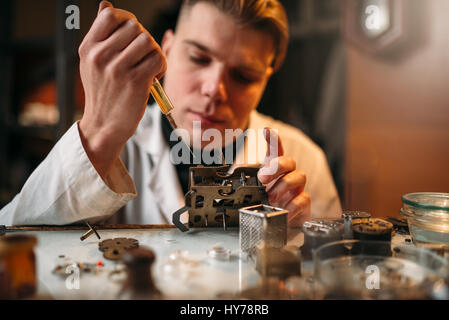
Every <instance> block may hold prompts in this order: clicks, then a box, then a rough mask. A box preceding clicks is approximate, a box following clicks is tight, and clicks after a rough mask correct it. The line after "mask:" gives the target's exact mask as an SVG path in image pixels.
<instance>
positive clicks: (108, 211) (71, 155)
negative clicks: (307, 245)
mask: <svg viewBox="0 0 449 320" xmlns="http://www.w3.org/2000/svg"><path fill="white" fill-rule="evenodd" d="M160 117H161V113H160V111H159V109H158V108H157V107H154V106H150V107H148V108H147V110H146V112H145V115H144V117H143V119H142V121H141V122H140V124H139V126H138V129H137V131H136V133H135V134H134V135H133V136H132V137H131V139H129V140H128V142H127V143H126V146H125V148H124V150H123V153H122V155H121V160H119V161H117V162H116V163H115V164H114V165H113V169H112V170H111V174H110V176H109V177H108V179H107V181H106V182H105V181H103V180H102V179H101V177H100V176H99V175H98V173H97V172H96V170H95V168H94V167H93V166H92V164H91V162H90V160H89V158H88V157H87V155H86V153H85V151H84V148H83V146H82V143H81V140H80V136H79V131H78V124H77V123H75V124H73V126H72V127H71V128H70V129H69V130H68V131H67V132H66V133H65V135H64V136H63V137H62V138H61V139H60V140H59V141H58V143H57V144H56V145H55V147H54V148H53V149H52V150H51V152H50V153H49V155H48V156H47V157H46V159H45V160H44V161H43V162H42V163H41V164H40V165H39V167H38V168H37V169H36V170H35V171H34V172H33V173H32V175H31V176H30V177H29V179H28V180H27V181H26V183H25V185H24V187H23V188H22V190H21V192H20V193H19V194H18V195H16V197H15V198H14V199H13V200H12V201H11V202H10V203H9V204H7V205H6V206H5V207H4V208H3V209H2V210H0V224H3V225H38V224H45V225H62V224H70V223H74V222H79V221H81V220H89V221H91V222H93V223H94V222H96V223H99V222H106V223H129V224H160V223H171V221H172V220H171V218H172V214H173V213H174V212H175V211H176V210H177V209H179V208H180V207H182V206H184V195H183V193H182V188H181V185H180V183H179V180H178V176H177V172H176V168H175V166H174V165H173V164H172V163H171V161H170V149H169V147H168V144H167V143H166V141H165V139H164V137H163V134H162V128H161V121H160ZM265 127H270V128H272V129H278V132H279V135H280V137H281V140H282V144H283V146H284V151H285V154H286V155H288V156H291V157H293V158H294V159H295V160H296V167H297V168H298V169H301V170H303V171H304V172H305V173H306V174H307V184H306V188H305V191H306V192H308V193H309V194H310V195H311V199H312V216H313V217H339V216H340V214H341V207H340V201H339V199H338V194H337V191H336V188H335V185H334V183H333V180H332V177H331V174H330V170H329V167H328V164H327V161H326V158H325V155H324V153H323V152H322V150H321V149H320V148H319V147H318V146H317V145H316V144H315V143H313V142H312V141H311V140H310V139H309V138H308V137H307V136H306V135H304V134H303V133H302V132H301V131H300V130H298V129H296V128H293V127H291V126H289V125H286V124H284V123H282V122H280V121H276V120H273V119H272V118H270V117H267V116H264V115H262V114H260V113H258V112H257V111H254V112H252V113H251V115H250V121H249V129H260V130H259V134H260V137H259V140H258V141H259V143H258V147H259V149H258V154H257V155H256V158H257V159H259V160H260V159H263V158H264V155H265V154H266V142H265V140H264V138H263V128H265ZM253 141H254V140H253ZM249 144H250V143H249V142H245V144H244V146H245V147H244V148H242V149H241V150H240V151H239V152H238V153H237V156H236V162H237V163H247V162H248V161H247V160H248V157H251V156H253V157H254V154H253V152H250V153H249V154H248V150H249V149H248V147H249ZM251 150H252V149H251ZM261 161H262V160H260V161H259V162H261ZM231 170H232V169H231Z"/></svg>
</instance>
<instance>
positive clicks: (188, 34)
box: [162, 2, 274, 147]
mask: <svg viewBox="0 0 449 320" xmlns="http://www.w3.org/2000/svg"><path fill="white" fill-rule="evenodd" d="M273 42H274V41H273V38H272V36H271V35H270V34H268V33H263V32H261V31H258V30H255V29H253V28H248V27H245V28H243V27H240V26H238V25H237V24H236V23H235V21H234V19H233V18H232V17H230V16H228V15H226V14H224V13H223V12H221V11H219V10H218V9H217V8H216V7H215V6H213V5H211V4H209V3H205V2H199V3H197V4H195V5H194V6H193V7H192V8H190V11H189V12H187V13H186V15H185V16H184V17H183V18H182V19H181V22H180V23H179V24H178V28H177V30H176V33H175V34H174V33H172V32H171V31H167V33H166V34H165V36H164V40H163V42H162V49H163V51H164V53H165V55H166V57H167V66H168V68H167V72H166V74H165V77H164V88H165V90H166V92H167V95H168V96H169V97H170V99H171V101H172V102H173V105H174V107H175V108H174V110H173V111H172V115H173V117H174V119H175V121H176V123H177V125H178V126H179V127H180V128H183V129H186V130H187V131H188V132H189V133H190V136H191V137H193V121H200V122H201V128H202V130H203V131H204V130H205V129H209V128H215V129H218V130H219V131H220V132H221V134H222V137H223V139H224V132H225V131H224V130H225V129H238V128H240V129H242V130H245V129H246V127H247V125H248V119H249V115H250V113H251V111H253V110H254V109H255V108H256V107H257V105H258V103H259V101H260V98H261V96H262V93H263V91H264V89H265V86H266V84H267V81H268V79H269V77H270V75H271V73H272V68H271V63H272V61H273V58H274V43H273ZM222 143H223V146H224V140H223V141H222ZM207 144H208V142H207V141H205V142H203V143H202V147H204V146H205V145H207Z"/></svg>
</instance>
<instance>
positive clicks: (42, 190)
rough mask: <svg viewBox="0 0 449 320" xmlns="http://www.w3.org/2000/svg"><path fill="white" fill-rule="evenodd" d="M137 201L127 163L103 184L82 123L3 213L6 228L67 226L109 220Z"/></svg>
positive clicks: (0, 215)
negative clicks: (82, 132) (86, 144)
mask: <svg viewBox="0 0 449 320" xmlns="http://www.w3.org/2000/svg"><path fill="white" fill-rule="evenodd" d="M135 196H136V187H135V185H134V182H133V180H132V179H131V177H130V176H129V174H128V171H127V170H126V168H125V167H124V165H123V163H122V161H121V160H117V162H116V163H114V165H113V168H112V170H111V174H110V175H109V176H108V177H107V178H106V182H105V181H103V180H102V178H101V177H100V175H99V174H98V173H97V171H96V170H95V168H94V167H93V165H92V163H91V162H90V160H89V158H88V156H87V154H86V152H85V150H84V148H83V145H82V143H81V138H80V134H79V131H78V123H75V124H73V125H72V127H71V128H70V129H69V130H68V131H67V132H66V133H65V135H64V136H63V137H62V138H61V139H60V140H59V141H58V142H57V144H56V145H55V146H54V148H53V149H52V150H51V152H50V153H49V154H48V156H47V157H46V158H45V160H44V161H43V162H42V163H41V164H40V165H39V166H38V167H37V168H36V170H35V171H34V172H33V173H32V174H31V176H30V177H29V178H28V180H27V181H26V183H25V185H24V186H23V188H22V190H21V191H20V193H19V194H17V195H16V196H15V198H14V199H13V200H12V201H11V202H10V203H9V204H7V205H6V206H5V207H4V208H3V209H2V210H0V224H3V225H41V224H42V225H44V224H45V225H63V224H70V223H74V222H78V221H81V220H87V219H88V220H89V221H91V222H98V221H102V220H106V219H107V218H109V217H110V216H111V215H112V214H114V213H115V212H117V211H118V210H119V209H120V208H121V207H123V206H124V205H125V204H126V203H127V202H128V201H130V200H131V199H133V198H134V197H135Z"/></svg>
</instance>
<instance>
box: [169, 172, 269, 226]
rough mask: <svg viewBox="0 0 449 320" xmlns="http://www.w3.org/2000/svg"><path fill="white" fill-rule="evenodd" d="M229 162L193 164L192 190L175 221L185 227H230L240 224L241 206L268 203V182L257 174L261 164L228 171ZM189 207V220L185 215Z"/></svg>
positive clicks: (177, 212)
mask: <svg viewBox="0 0 449 320" xmlns="http://www.w3.org/2000/svg"><path fill="white" fill-rule="evenodd" d="M228 170H229V166H210V167H205V166H197V167H191V168H190V172H189V174H190V180H189V191H188V192H187V193H186V195H185V204H186V205H185V207H183V208H181V209H179V210H177V211H176V212H175V213H174V214H173V224H175V225H176V226H177V227H178V228H179V229H180V230H181V231H187V230H189V227H190V228H192V227H220V226H223V228H224V229H225V230H226V228H227V227H236V226H238V225H239V209H240V208H243V207H248V206H252V205H256V204H268V196H267V193H266V191H265V186H263V185H262V183H261V182H260V181H259V180H258V178H257V171H258V170H259V168H257V167H238V168H236V169H235V170H234V172H232V173H230V174H229V173H228ZM186 211H189V220H188V224H184V223H182V222H181V220H180V218H181V215H182V214H183V213H184V212H186Z"/></svg>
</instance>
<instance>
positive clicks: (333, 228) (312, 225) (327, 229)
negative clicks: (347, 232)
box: [301, 219, 344, 260]
mask: <svg viewBox="0 0 449 320" xmlns="http://www.w3.org/2000/svg"><path fill="white" fill-rule="evenodd" d="M302 231H303V233H304V245H303V246H302V247H301V252H302V254H303V257H304V259H306V260H308V259H311V258H312V251H313V250H315V249H317V248H318V247H320V246H322V245H323V244H326V243H329V242H333V241H338V240H342V238H343V232H344V224H343V221H342V220H336V219H313V220H309V221H306V222H304V224H303V226H302Z"/></svg>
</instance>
